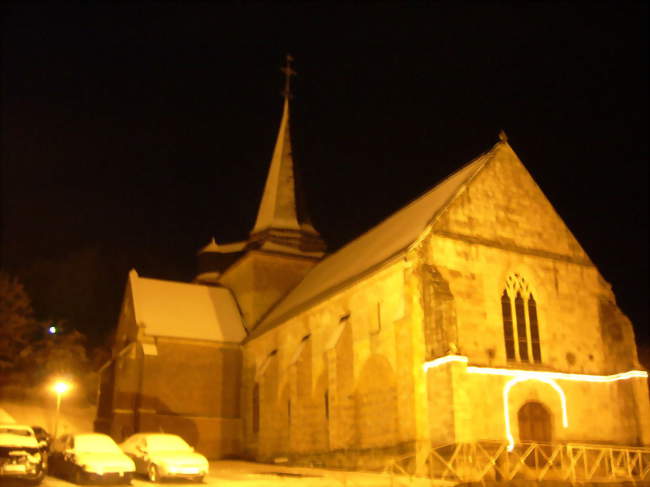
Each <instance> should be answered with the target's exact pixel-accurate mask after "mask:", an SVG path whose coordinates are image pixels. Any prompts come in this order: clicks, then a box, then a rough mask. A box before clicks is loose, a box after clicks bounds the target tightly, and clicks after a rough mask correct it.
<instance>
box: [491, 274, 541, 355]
mask: <svg viewBox="0 0 650 487" xmlns="http://www.w3.org/2000/svg"><path fill="white" fill-rule="evenodd" d="M501 313H502V316H503V336H504V339H505V345H506V357H507V358H508V360H515V361H520V362H535V363H540V362H541V361H542V353H541V348H540V344H539V325H538V322H537V303H536V302H535V298H534V297H533V293H532V292H531V290H530V288H529V287H528V283H527V282H526V281H525V280H524V279H523V278H522V277H521V276H519V275H518V274H512V275H511V276H510V277H508V279H507V281H506V286H505V289H504V290H503V294H502V295H501Z"/></svg>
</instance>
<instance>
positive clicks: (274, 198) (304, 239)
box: [251, 55, 325, 253]
mask: <svg viewBox="0 0 650 487" xmlns="http://www.w3.org/2000/svg"><path fill="white" fill-rule="evenodd" d="M292 61H293V58H292V57H291V56H290V55H287V57H286V64H285V66H284V67H283V68H282V69H281V70H282V72H283V73H284V74H285V85H284V91H283V97H284V103H283V109H282V120H281V122H280V130H279V131H278V136H277V139H276V142H275V149H274V150H273V157H272V158H271V166H270V168H269V173H268V175H267V178H266V184H265V186H264V193H263V195H262V202H261V203H260V207H259V209H258V211H257V219H256V221H255V226H254V227H253V230H252V232H251V241H259V242H260V244H262V245H263V244H264V243H265V242H267V241H272V242H273V243H275V244H276V245H277V244H279V245H283V246H286V247H288V248H292V249H293V250H292V253H296V250H298V253H303V252H304V251H307V252H308V253H311V252H313V251H318V252H321V253H322V251H323V250H324V248H325V245H324V243H323V242H322V240H321V239H320V236H319V235H318V232H316V230H315V229H314V227H313V226H312V225H311V222H310V221H309V217H308V216H307V213H306V211H305V208H304V204H303V202H302V199H301V197H300V196H301V194H300V187H299V184H298V180H297V178H296V176H297V174H296V171H295V164H294V161H293V154H292V149H291V136H290V130H289V100H290V98H291V77H292V76H295V75H296V72H295V71H294V70H293V68H292V67H291V62H292Z"/></svg>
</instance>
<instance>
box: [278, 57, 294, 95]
mask: <svg viewBox="0 0 650 487" xmlns="http://www.w3.org/2000/svg"><path fill="white" fill-rule="evenodd" d="M292 62H293V57H292V56H291V54H287V57H286V64H285V66H284V67H283V68H280V71H282V72H283V73H284V75H285V80H284V91H283V92H282V96H284V97H285V98H286V99H290V98H291V77H292V76H295V75H296V74H297V73H296V72H295V71H294V70H293V68H292V67H291V63H292Z"/></svg>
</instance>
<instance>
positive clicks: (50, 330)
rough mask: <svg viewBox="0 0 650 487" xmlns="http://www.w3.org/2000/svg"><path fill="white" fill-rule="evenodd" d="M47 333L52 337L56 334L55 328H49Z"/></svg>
mask: <svg viewBox="0 0 650 487" xmlns="http://www.w3.org/2000/svg"><path fill="white" fill-rule="evenodd" d="M47 331H48V332H49V334H50V335H54V334H55V333H56V326H50V327H49V328H48V329H47Z"/></svg>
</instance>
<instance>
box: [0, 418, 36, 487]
mask: <svg viewBox="0 0 650 487" xmlns="http://www.w3.org/2000/svg"><path fill="white" fill-rule="evenodd" d="M41 449H42V448H41V445H39V443H38V440H37V439H36V435H35V434H34V431H33V430H32V428H31V427H29V426H26V425H22V424H0V479H9V478H15V479H25V480H28V481H30V482H31V483H33V484H39V483H40V482H41V480H43V477H44V476H45V464H44V456H43V453H42V452H41Z"/></svg>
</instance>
